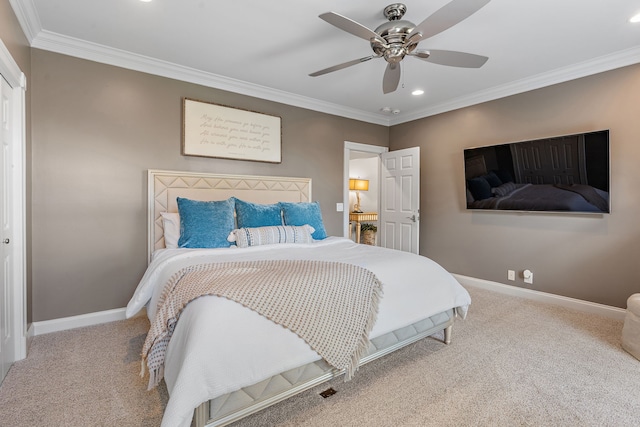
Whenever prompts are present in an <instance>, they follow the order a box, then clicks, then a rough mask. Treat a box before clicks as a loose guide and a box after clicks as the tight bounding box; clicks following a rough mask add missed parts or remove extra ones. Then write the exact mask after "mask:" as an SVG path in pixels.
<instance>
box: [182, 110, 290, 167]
mask: <svg viewBox="0 0 640 427" xmlns="http://www.w3.org/2000/svg"><path fill="white" fill-rule="evenodd" d="M280 137H281V118H280V117H278V116H272V115H269V114H262V113H256V112H253V111H247V110H241V109H238V108H231V107H225V106H223V105H217V104H213V103H210V102H203V101H197V100H195V99H189V98H184V102H183V107H182V154H183V155H185V156H201V157H219V158H224V159H235V160H252V161H258V162H268V163H281V162H282V152H281V140H280Z"/></svg>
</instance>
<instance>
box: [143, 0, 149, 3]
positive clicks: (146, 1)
mask: <svg viewBox="0 0 640 427" xmlns="http://www.w3.org/2000/svg"><path fill="white" fill-rule="evenodd" d="M140 1H143V2H145V3H149V2H150V1H151V0H140Z"/></svg>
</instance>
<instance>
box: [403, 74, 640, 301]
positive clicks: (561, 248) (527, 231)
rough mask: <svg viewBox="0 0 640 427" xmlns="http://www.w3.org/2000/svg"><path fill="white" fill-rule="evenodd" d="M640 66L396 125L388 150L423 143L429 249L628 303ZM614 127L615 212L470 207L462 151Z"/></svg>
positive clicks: (639, 230)
mask: <svg viewBox="0 0 640 427" xmlns="http://www.w3.org/2000/svg"><path fill="white" fill-rule="evenodd" d="M639 96H640V65H632V66H628V67H624V68H620V69H616V70H612V71H608V72H604V73H600V74H596V75H592V76H589V77H584V78H581V79H577V80H573V81H569V82H565V83H562V84H556V85H553V86H549V87H546V88H542V89H538V90H534V91H530V92H526V93H523V94H519V95H514V96H510V97H507V98H503V99H499V100H495V101H491V102H487V103H483V104H479V105H476V106H472V107H468V108H464V109H459V110H456V111H451V112H448V113H443V114H439V115H436V116H433V117H428V118H425V119H421V120H416V121H413V122H409V123H404V124H400V125H396V126H393V127H392V128H391V132H390V149H392V150H395V149H400V148H406V147H411V146H415V145H419V146H420V147H421V156H422V159H421V165H422V170H421V174H422V175H421V189H422V195H421V196H422V197H421V203H422V206H421V214H422V215H421V219H422V221H421V226H422V230H421V239H420V240H421V242H420V248H421V251H422V253H423V254H424V255H426V256H429V257H431V258H433V259H434V260H435V261H437V262H439V263H440V264H442V265H443V266H444V267H445V268H446V269H448V270H449V271H451V272H453V273H458V274H461V275H465V276H469V277H475V278H478V279H484V280H490V281H494V282H504V281H505V280H506V278H507V270H508V269H509V270H516V271H517V272H519V273H521V272H522V271H523V270H525V269H529V270H531V271H533V272H534V274H535V281H534V283H533V285H527V284H525V283H524V282H523V280H522V278H521V275H518V278H517V280H516V281H515V282H508V283H509V284H510V285H513V286H518V287H522V288H526V289H533V290H538V291H542V292H547V293H551V294H556V295H561V296H566V297H570V298H576V299H579V300H584V301H590V302H594V303H599V304H604V305H607V306H614V307H625V304H626V300H627V298H628V297H629V295H631V294H633V293H634V292H637V289H638V277H639V276H640V263H638V259H637V254H638V253H640V223H638V221H637V215H638V212H640V198H638V196H637V194H638V190H637V189H638V188H640V169H638V167H637V159H638V158H640V145H638V144H637V138H638V126H637V118H636V117H635V115H636V114H635V112H636V111H637V105H636V104H637V98H638V97H639ZM600 129H609V130H610V146H611V154H610V162H611V203H612V211H611V214H608V215H600V216H598V215H595V216H594V215H571V214H543V213H516V212H477V211H476V212H472V211H468V210H466V209H465V205H466V202H465V183H464V171H463V163H464V161H463V150H464V149H465V148H471V147H479V146H483V145H490V144H497V143H507V142H514V141H521V140H526V139H535V138H543V137H552V136H559V135H566V134H572V133H578V132H583V131H590V130H600Z"/></svg>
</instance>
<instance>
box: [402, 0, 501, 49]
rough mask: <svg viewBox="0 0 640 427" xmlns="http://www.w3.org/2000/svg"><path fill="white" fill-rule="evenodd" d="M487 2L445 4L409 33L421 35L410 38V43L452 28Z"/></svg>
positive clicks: (463, 0) (466, 0)
mask: <svg viewBox="0 0 640 427" xmlns="http://www.w3.org/2000/svg"><path fill="white" fill-rule="evenodd" d="M489 1H491V0H453V1H451V2H450V3H447V4H445V5H444V6H442V7H441V8H440V9H438V10H437V11H435V12H434V13H433V14H432V15H431V16H429V17H428V18H427V19H425V20H424V21H422V22H421V23H420V24H418V25H417V26H416V27H415V28H414V29H413V31H411V32H412V33H421V34H422V35H421V36H418V35H415V36H414V37H412V41H413V42H416V43H417V42H418V41H420V40H424V39H428V38H429V37H433V36H435V35H436V34H439V33H441V32H443V31H444V30H446V29H448V28H451V27H453V26H454V25H456V24H457V23H459V22H461V21H464V20H465V19H467V18H468V17H470V16H471V15H473V14H474V13H476V12H477V11H478V10H480V9H481V8H482V7H484V6H485V5H486V4H487V3H489Z"/></svg>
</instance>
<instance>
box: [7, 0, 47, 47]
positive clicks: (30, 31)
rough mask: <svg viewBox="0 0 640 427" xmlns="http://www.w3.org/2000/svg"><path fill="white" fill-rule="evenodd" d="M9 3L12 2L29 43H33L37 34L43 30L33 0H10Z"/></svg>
mask: <svg viewBox="0 0 640 427" xmlns="http://www.w3.org/2000/svg"><path fill="white" fill-rule="evenodd" d="M9 4H11V8H12V9H13V13H15V14H16V18H17V19H18V23H19V24H20V27H22V32H23V33H24V35H25V37H26V38H27V40H28V41H29V44H32V43H33V40H34V39H35V38H36V36H37V35H38V34H39V33H40V32H41V31H42V24H41V23H40V16H38V11H37V10H36V6H35V5H34V4H33V0H9Z"/></svg>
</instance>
